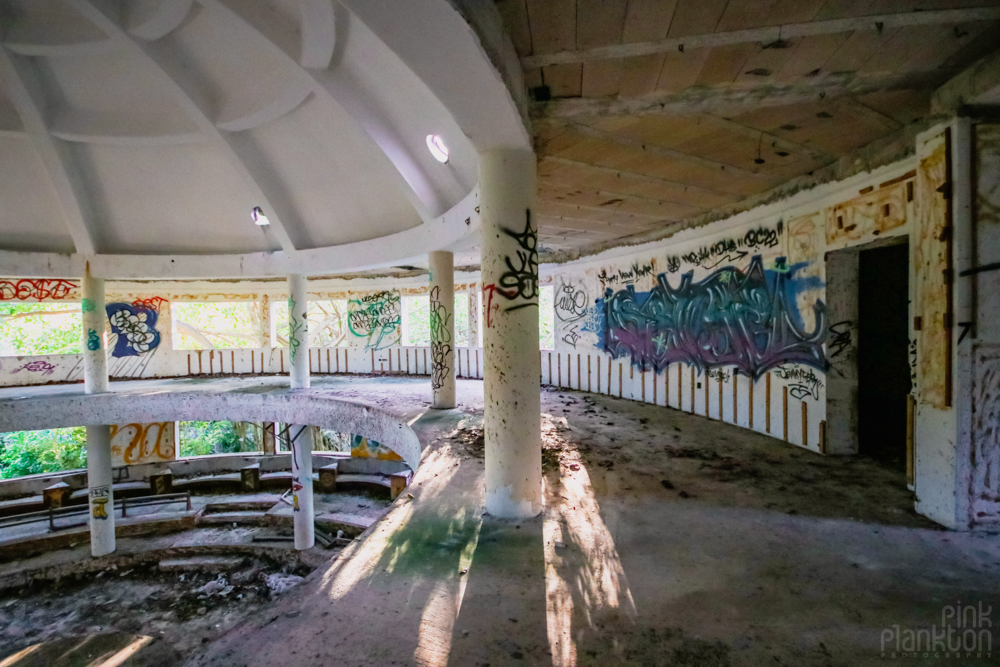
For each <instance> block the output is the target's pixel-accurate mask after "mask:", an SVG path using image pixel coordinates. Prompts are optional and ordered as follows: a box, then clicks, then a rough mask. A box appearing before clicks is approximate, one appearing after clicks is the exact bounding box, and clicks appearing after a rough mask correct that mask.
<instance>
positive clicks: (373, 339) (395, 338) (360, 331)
mask: <svg viewBox="0 0 1000 667" xmlns="http://www.w3.org/2000/svg"><path fill="white" fill-rule="evenodd" d="M399 303H400V298H399V293H398V292H378V293H376V294H369V295H367V296H363V297H361V298H360V299H351V300H350V301H349V302H348V304H347V327H348V328H349V329H350V330H351V333H352V334H354V335H355V336H357V337H358V338H365V339H366V340H367V342H366V343H365V349H366V350H381V349H384V348H387V347H391V346H392V345H398V344H399V325H400V315H399V313H400V308H399Z"/></svg>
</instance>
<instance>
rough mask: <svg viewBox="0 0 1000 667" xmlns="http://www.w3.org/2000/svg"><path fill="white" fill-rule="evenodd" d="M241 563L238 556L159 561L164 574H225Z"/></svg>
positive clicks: (196, 557)
mask: <svg viewBox="0 0 1000 667" xmlns="http://www.w3.org/2000/svg"><path fill="white" fill-rule="evenodd" d="M242 563H243V558H241V557H240V556H192V557H191V558H165V559H163V560H161V561H160V570H162V571H164V572H225V571H228V570H233V569H236V568H238V567H239V566H240V565H241V564H242Z"/></svg>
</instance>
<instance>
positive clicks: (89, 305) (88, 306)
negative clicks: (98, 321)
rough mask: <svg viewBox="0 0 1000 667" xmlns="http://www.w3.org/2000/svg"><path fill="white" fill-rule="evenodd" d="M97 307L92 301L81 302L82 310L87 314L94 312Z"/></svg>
mask: <svg viewBox="0 0 1000 667" xmlns="http://www.w3.org/2000/svg"><path fill="white" fill-rule="evenodd" d="M96 307H97V306H95V305H94V302H93V300H91V299H84V300H83V301H81V302H80V310H82V311H83V312H85V313H92V312H94V309H95V308H96Z"/></svg>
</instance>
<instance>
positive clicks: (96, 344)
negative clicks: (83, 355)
mask: <svg viewBox="0 0 1000 667" xmlns="http://www.w3.org/2000/svg"><path fill="white" fill-rule="evenodd" d="M87 349H88V350H90V351H91V352H96V351H97V350H99V349H101V337H100V336H98V335H97V329H90V330H88V331H87Z"/></svg>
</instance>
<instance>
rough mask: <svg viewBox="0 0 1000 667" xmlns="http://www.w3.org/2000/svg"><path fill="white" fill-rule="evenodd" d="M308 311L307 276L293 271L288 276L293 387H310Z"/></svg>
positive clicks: (289, 341) (289, 354)
mask: <svg viewBox="0 0 1000 667" xmlns="http://www.w3.org/2000/svg"><path fill="white" fill-rule="evenodd" d="M308 312H309V303H308V302H307V301H306V279H305V276H302V275H301V274H297V273H293V274H291V275H289V276H288V357H289V359H290V361H291V366H292V368H291V380H292V389H308V388H309V320H308V319H306V315H307V314H308Z"/></svg>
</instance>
